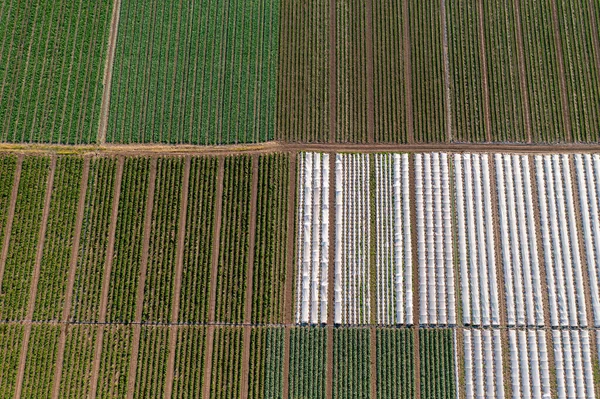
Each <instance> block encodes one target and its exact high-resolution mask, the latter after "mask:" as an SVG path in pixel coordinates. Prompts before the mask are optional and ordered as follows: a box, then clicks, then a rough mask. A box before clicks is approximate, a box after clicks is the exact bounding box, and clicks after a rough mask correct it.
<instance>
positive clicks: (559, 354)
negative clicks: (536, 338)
mask: <svg viewBox="0 0 600 399" xmlns="http://www.w3.org/2000/svg"><path fill="white" fill-rule="evenodd" d="M552 341H553V347H554V362H555V370H556V386H557V393H558V398H588V399H589V398H595V397H596V393H595V390H594V377H593V368H592V353H591V349H590V336H589V332H588V331H587V330H575V329H574V330H554V331H552Z"/></svg>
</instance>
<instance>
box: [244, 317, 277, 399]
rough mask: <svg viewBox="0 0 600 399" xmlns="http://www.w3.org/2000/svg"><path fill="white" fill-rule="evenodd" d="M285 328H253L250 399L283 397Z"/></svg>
mask: <svg viewBox="0 0 600 399" xmlns="http://www.w3.org/2000/svg"><path fill="white" fill-rule="evenodd" d="M283 335H284V331H283V328H253V329H252V332H251V339H250V342H251V343H250V362H249V364H250V368H249V370H248V397H249V398H256V399H259V398H279V397H282V395H283V338H284V337H283Z"/></svg>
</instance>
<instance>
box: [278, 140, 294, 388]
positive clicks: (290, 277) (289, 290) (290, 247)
mask: <svg viewBox="0 0 600 399" xmlns="http://www.w3.org/2000/svg"><path fill="white" fill-rule="evenodd" d="M296 159H297V153H295V152H292V153H290V158H289V170H288V172H289V177H288V179H289V182H288V195H287V200H288V209H287V237H286V239H287V243H286V245H287V253H286V273H285V296H284V299H283V303H284V316H283V317H284V318H283V322H284V323H285V335H284V341H283V394H282V396H283V399H287V398H289V385H290V384H289V378H290V338H291V337H290V335H291V328H290V324H292V319H293V309H294V307H293V305H294V282H295V278H294V277H295V275H294V274H295V273H294V266H295V262H294V260H295V245H294V244H295V242H296V240H295V234H294V233H295V223H296V162H297V161H296Z"/></svg>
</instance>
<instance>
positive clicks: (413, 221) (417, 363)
mask: <svg viewBox="0 0 600 399" xmlns="http://www.w3.org/2000/svg"><path fill="white" fill-rule="evenodd" d="M414 160H415V158H414V156H411V157H410V161H409V164H408V167H409V173H408V174H409V176H414V175H415V162H414ZM409 184H410V193H409V194H410V209H412V212H411V213H410V226H411V230H412V231H411V245H412V254H413V256H412V259H413V264H412V268H413V272H412V278H413V281H412V284H413V326H412V328H413V364H414V372H415V391H414V397H415V399H420V398H421V358H420V350H419V315H420V311H421V310H420V306H421V304H420V302H419V256H418V251H417V230H416V226H417V214H416V212H415V210H416V209H417V203H416V198H415V179H414V178H412V179H410V182H409Z"/></svg>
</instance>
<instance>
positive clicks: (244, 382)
mask: <svg viewBox="0 0 600 399" xmlns="http://www.w3.org/2000/svg"><path fill="white" fill-rule="evenodd" d="M258 163H259V159H258V155H253V156H252V191H251V194H250V226H249V233H250V237H249V239H248V274H247V275H246V287H247V288H246V298H245V304H244V321H245V323H250V322H251V321H252V288H253V287H252V284H253V283H254V256H255V245H256V214H257V210H256V204H257V202H258V171H259V168H258ZM243 331H244V337H243V341H242V348H243V349H242V375H241V398H242V399H247V398H248V381H249V376H248V372H249V368H250V340H251V334H252V327H250V326H247V325H246V326H244V327H243Z"/></svg>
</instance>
